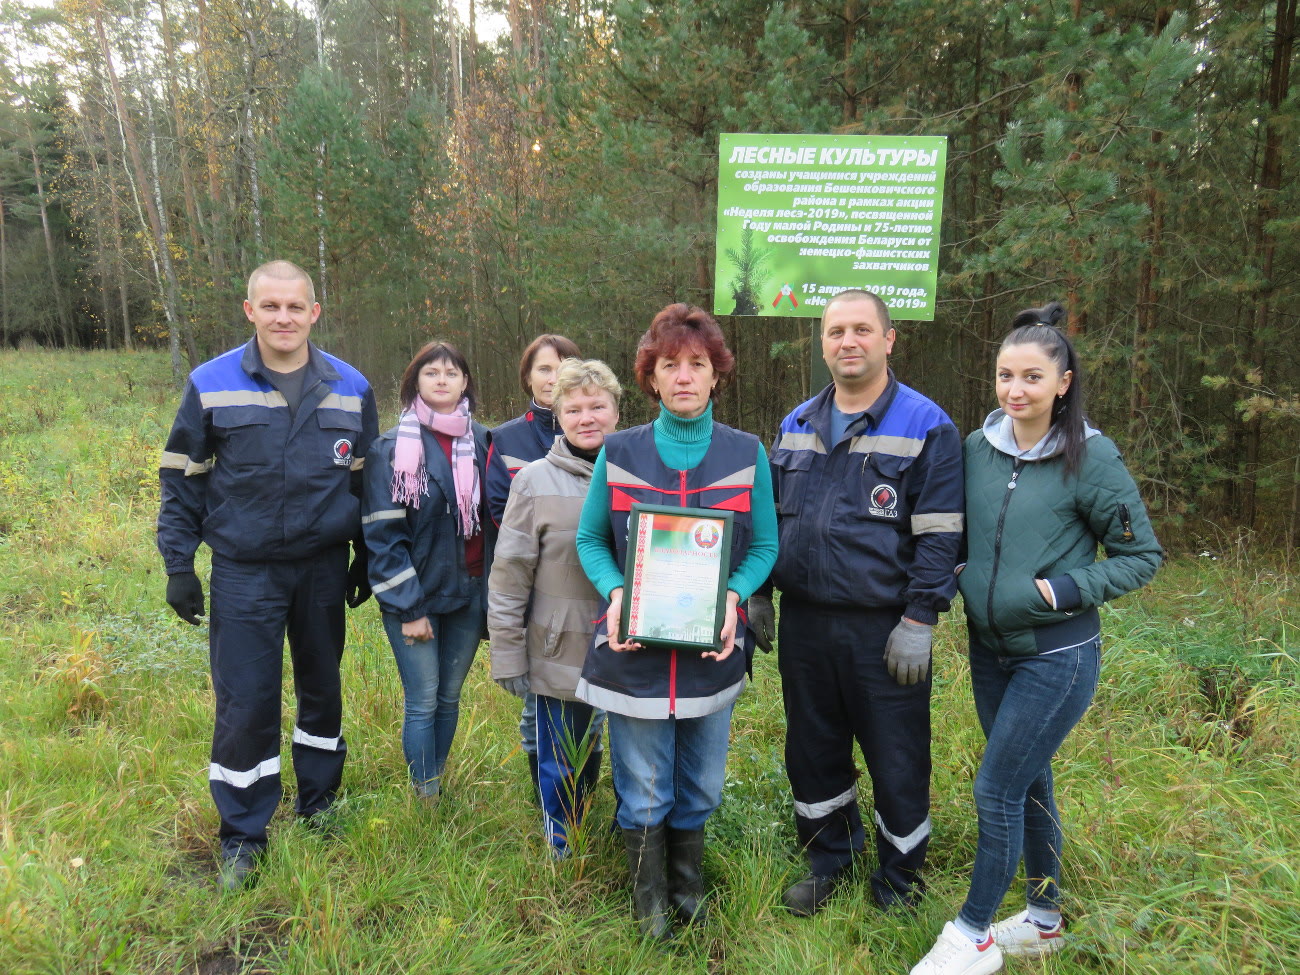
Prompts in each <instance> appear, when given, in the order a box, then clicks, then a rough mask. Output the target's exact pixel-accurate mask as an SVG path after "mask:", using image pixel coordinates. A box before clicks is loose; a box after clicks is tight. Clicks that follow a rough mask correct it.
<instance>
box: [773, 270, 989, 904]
mask: <svg viewBox="0 0 1300 975" xmlns="http://www.w3.org/2000/svg"><path fill="white" fill-rule="evenodd" d="M821 336H822V356H823V358H824V359H825V360H826V365H827V367H828V368H829V369H830V372H831V376H832V379H833V382H832V384H831V385H830V386H828V387H826V389H824V390H822V391H821V392H820V393H819V394H818V395H817V396H815V397H813V398H812V399H811V400H809V401H808V402H806V403H804V404H803V405H802V406H800V407H798V408H797V409H795V410H794V411H793V412H792V413H791V414H790V415H789V416H787V417H786V418H785V420H783V421H782V423H781V430H780V433H779V434H778V435H777V438H776V442H775V444H774V446H773V449H772V456H771V462H772V486H773V493H774V495H775V498H776V504H777V512H778V515H777V517H778V525H779V537H780V554H779V555H778V556H777V562H776V566H775V568H774V569H773V570H772V581H773V583H774V585H775V586H776V588H777V589H779V590H781V623H780V630H779V633H778V637H779V654H780V656H779V663H780V671H781V686H782V694H783V696H784V700H785V715H786V750H785V759H786V772H787V774H788V776H789V779H790V788H791V790H792V791H793V793H794V807H795V823H796V825H797V827H798V831H799V839H800V842H801V843H802V844H803V846H804V848H805V849H806V850H807V852H808V858H809V862H810V867H811V871H810V873H809V874H808V876H806V877H804V878H803V879H801V880H800V881H799V882H797V883H796V884H794V885H793V886H792V887H790V888H789V889H788V890H787V891H786V892H785V895H784V902H785V905H786V907H787V908H789V910H791V911H792V912H793V913H795V914H798V915H801V916H808V915H811V914H815V913H816V912H817V911H818V910H820V909H821V907H822V906H823V904H824V903H825V902H826V899H827V898H828V897H829V896H830V895H831V892H832V891H833V890H834V888H835V886H836V884H837V882H838V881H839V880H840V879H841V877H842V876H843V875H844V873H845V871H846V870H847V869H848V868H849V866H850V865H851V863H852V860H853V857H854V855H855V854H857V853H860V852H861V851H862V849H863V846H864V839H865V837H864V829H863V824H862V818H861V815H860V813H859V811H858V802H857V785H856V779H857V772H856V769H855V768H854V757H853V741H854V739H856V740H857V742H858V745H859V746H860V747H861V748H862V754H863V757H864V758H865V759H866V764H867V772H868V773H869V775H870V777H871V787H872V793H873V799H874V805H875V826H876V829H875V839H876V854H877V859H878V863H877V866H876V869H875V871H874V873H873V874H872V877H871V889H872V895H873V896H874V898H875V900H876V903H877V904H879V905H880V906H881V907H883V908H889V907H892V906H893V905H895V904H911V903H913V902H914V901H915V900H916V898H918V897H919V896H920V895H921V893H922V892H923V889H924V888H923V881H922V878H921V868H922V866H923V865H924V863H925V851H926V847H927V845H928V841H929V837H930V644H931V629H932V627H933V626H934V624H935V623H936V622H938V619H939V614H940V613H941V612H943V611H944V610H946V609H947V608H948V604H949V602H950V601H951V600H952V596H953V593H954V592H955V591H956V579H955V577H954V574H953V570H954V567H955V564H956V561H957V550H958V545H959V542H960V540H961V532H962V511H963V498H962V465H961V439H960V437H958V435H957V429H956V427H954V426H953V424H952V421H951V420H949V419H948V417H947V416H946V415H945V414H944V412H943V410H941V409H939V407H938V406H936V405H935V404H934V403H932V402H931V401H930V400H928V399H926V398H925V397H924V396H922V395H921V394H920V393H918V392H916V391H915V390H913V389H909V388H908V387H907V386H904V385H903V384H902V383H900V382H898V381H897V380H896V379H895V378H894V374H893V371H892V370H891V369H890V368H889V365H888V357H889V353H890V352H891V351H892V349H893V346H894V338H895V334H894V329H893V327H892V326H891V324H890V320H889V310H888V308H887V307H886V306H885V304H884V302H883V301H881V300H880V298H879V297H877V296H876V295H874V294H871V293H870V292H867V291H856V290H852V291H843V292H841V293H840V294H838V295H836V296H835V297H834V298H832V299H831V300H830V302H829V303H828V304H827V306H826V310H825V312H824V313H823V315H822V332H821ZM770 613H771V609H770V603H769V604H768V605H767V606H760V607H758V612H757V613H755V612H754V608H753V606H752V604H751V616H752V617H753V618H754V619H755V622H756V625H758V624H760V623H761V622H762V621H763V617H764V616H765V615H766V617H767V619H770V618H771V617H770V615H769V614H770Z"/></svg>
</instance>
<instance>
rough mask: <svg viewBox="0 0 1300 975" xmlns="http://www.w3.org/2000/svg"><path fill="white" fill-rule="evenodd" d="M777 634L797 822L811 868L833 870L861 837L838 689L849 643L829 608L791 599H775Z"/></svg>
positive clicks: (844, 677) (844, 704) (847, 724)
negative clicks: (778, 609) (778, 616)
mask: <svg viewBox="0 0 1300 975" xmlns="http://www.w3.org/2000/svg"><path fill="white" fill-rule="evenodd" d="M778 637H779V646H780V650H779V656H778V658H777V661H778V664H779V667H780V671H781V695H782V700H783V702H784V705H785V718H786V739H785V768H786V775H787V776H788V777H789V780H790V790H791V792H792V793H793V796H794V809H795V817H794V819H795V827H796V829H797V830H798V833H799V842H800V844H801V845H802V846H803V847H804V849H805V850H806V851H807V854H808V861H809V866H810V868H811V869H812V872H813V873H815V874H818V875H821V876H834V875H835V874H837V873H839V872H840V871H841V870H843V869H844V868H846V867H847V866H849V864H850V863H851V862H852V861H853V856H854V854H855V853H860V852H861V851H862V848H863V845H864V842H865V832H864V830H863V826H862V817H861V814H860V813H859V811H858V803H857V775H858V772H857V768H856V767H855V765H854V761H853V757H854V756H853V726H852V724H851V721H850V717H849V702H848V700H847V698H846V696H845V693H844V692H845V689H846V688H847V687H848V686H849V684H850V680H849V678H850V676H851V668H850V664H851V651H852V647H851V645H848V644H845V642H844V641H843V639H842V634H841V633H840V632H839V628H838V627H836V626H835V618H834V616H833V614H828V613H827V612H826V611H825V609H824V607H818V606H814V605H811V604H808V603H802V602H799V601H797V600H795V599H792V598H789V597H786V598H785V599H783V600H782V603H781V619H780V624H779V633H778Z"/></svg>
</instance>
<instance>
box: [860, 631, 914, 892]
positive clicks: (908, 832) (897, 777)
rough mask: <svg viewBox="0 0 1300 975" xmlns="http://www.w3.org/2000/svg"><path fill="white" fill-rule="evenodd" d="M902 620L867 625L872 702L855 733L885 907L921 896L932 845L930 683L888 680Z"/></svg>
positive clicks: (863, 659)
mask: <svg viewBox="0 0 1300 975" xmlns="http://www.w3.org/2000/svg"><path fill="white" fill-rule="evenodd" d="M874 615H879V614H874ZM898 619H899V617H898V615H897V613H895V614H893V615H891V616H887V617H885V618H882V619H878V620H875V621H874V622H869V623H868V625H866V626H864V627H863V628H862V639H861V640H860V642H859V644H858V653H857V656H856V657H855V662H854V663H855V679H856V682H857V687H858V695H859V696H860V698H862V699H863V700H864V701H865V702H866V706H864V707H863V708H862V709H861V710H860V711H858V712H857V713H855V715H854V734H855V736H856V738H857V740H858V744H859V745H860V746H861V748H862V755H863V757H864V758H865V759H866V763H867V772H868V774H869V775H870V776H871V790H872V802H873V805H874V807H875V814H874V817H873V818H874V819H875V823H876V831H875V832H876V837H875V839H876V856H877V861H878V865H877V867H876V870H875V872H874V873H873V874H872V876H871V886H872V892H873V893H874V894H875V897H876V900H877V902H879V903H882V904H892V903H894V902H896V901H900V900H903V901H910V900H912V899H913V898H914V897H916V896H919V895H920V894H921V893H923V891H924V884H923V881H922V879H921V870H922V868H923V867H924V866H925V854H926V850H927V849H928V847H929V843H930V680H929V678H927V679H926V680H924V681H921V682H920V683H917V684H913V685H910V686H906V687H905V686H902V685H900V684H899V683H898V682H897V681H895V680H894V678H892V677H891V676H889V671H888V670H887V669H886V667H885V662H884V647H885V641H886V639H887V638H888V636H889V633H890V631H891V630H892V629H893V628H894V626H895V625H896V624H897V622H898Z"/></svg>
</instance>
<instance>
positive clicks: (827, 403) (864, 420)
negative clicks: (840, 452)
mask: <svg viewBox="0 0 1300 975" xmlns="http://www.w3.org/2000/svg"><path fill="white" fill-rule="evenodd" d="M885 368H886V370H887V371H888V373H889V382H887V383H886V384H885V389H884V392H882V393H881V394H880V395H879V396H877V397H876V401H875V402H874V403H872V404H871V405H870V406H869V407H867V408H866V409H865V410H864V411H863V413H862V415H861V416H860V417H858V418H857V419H856V420H854V421H853V422H852V423H850V424H849V427H848V430H846V431H845V432H846V433H848V434H849V435H851V436H856V435H857V434H859V433H861V432H862V431H863V430H866V429H874V428H875V427H878V426H880V424H881V422H882V421H883V420H884V419H885V414H886V413H888V412H889V408H890V407H891V406H893V405H894V398H895V397H896V396H897V395H898V380H897V379H896V378H895V377H894V370H893V369H890V368H889V367H888V366H886V367H885ZM834 406H835V384H834V383H831V384H830V385H829V386H827V387H826V388H825V389H823V390H822V391H821V392H820V393H818V394H817V395H816V396H814V397H813V398H812V401H811V402H809V404H808V405H807V406H806V407H805V408H804V410H803V411H802V412H801V413H800V414H799V422H800V423H807V424H809V425H810V426H811V427H812V428H813V429H814V430H816V431H817V435H818V436H819V437H821V438H822V443H823V444H824V445H825V446H826V449H827V450H828V451H829V450H831V449H833V448H834V446H835V445H834V444H832V443H830V436H831V409H832V408H833V407H834Z"/></svg>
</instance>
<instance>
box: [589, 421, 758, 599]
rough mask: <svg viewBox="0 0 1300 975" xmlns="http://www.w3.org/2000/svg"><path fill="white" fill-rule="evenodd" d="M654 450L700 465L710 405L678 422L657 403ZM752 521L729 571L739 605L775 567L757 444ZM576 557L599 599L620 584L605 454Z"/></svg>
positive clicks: (673, 461) (670, 462)
mask: <svg viewBox="0 0 1300 975" xmlns="http://www.w3.org/2000/svg"><path fill="white" fill-rule="evenodd" d="M654 434H655V447H657V448H658V450H659V459H660V460H662V461H663V462H664V464H665V466H667V467H669V468H671V469H673V470H677V471H689V470H692V469H693V468H695V467H698V466H699V463H700V461H701V460H703V459H704V454H705V452H706V451H708V449H709V444H710V443H711V442H712V441H713V404H712V403H710V404H709V405H708V407H706V408H705V410H704V412H703V413H701V414H700V415H699V416H697V417H693V418H692V419H689V420H683V419H682V418H681V417H679V416H677V415H675V414H673V413H670V412H669V411H668V410H667V409H666V408H665V407H663V406H662V405H661V406H660V407H659V418H658V419H657V420H655V422H654ZM751 501H752V504H753V512H752V515H751V517H752V519H753V523H754V538H753V541H751V542H750V545H749V551H748V552H747V553H746V555H745V558H744V559H743V560H742V561H741V563H740V565H738V566H736V567H735V568H733V569H732V570H731V575H730V576H729V577H728V579H727V588H728V589H730V590H731V591H732V592H734V593H735V594H736V595H737V596H739V597H740V601H741V602H742V603H743V602H744V601H745V600H746V599H748V598H749V597H750V595H752V594H753V592H754V590H756V589H757V588H758V587H759V586H761V585H762V584H763V583H764V582H765V581H767V577H768V574H769V573H770V572H771V571H772V566H773V565H774V564H775V563H776V539H777V534H776V505H775V504H774V503H773V501H772V469H771V468H770V467H769V466H768V463H767V451H765V450H764V449H763V445H762V444H761V443H760V444H759V445H758V459H757V461H756V462H755V465H754V493H753V495H752V497H751ZM577 548H578V558H579V559H581V561H582V567H583V569H584V570H586V573H587V576H588V578H590V579H591V581H592V584H593V585H595V587H596V590H597V591H598V592H599V593H600V594H601V595H602V596H604V597H606V598H609V594H610V593H611V592H612V591H613V590H615V589H617V588H618V587H619V586H621V585H623V569H622V567H621V566H619V565H618V564H617V563H616V562H615V561H614V537H613V533H612V532H611V531H610V528H609V480H608V477H607V475H606V472H605V451H604V450H603V449H602V450H601V452H600V456H599V457H597V458H596V467H595V469H594V470H593V471H592V472H591V487H590V488H589V489H588V490H587V500H586V502H585V503H584V504H583V506H582V520H581V521H579V523H578V537H577Z"/></svg>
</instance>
